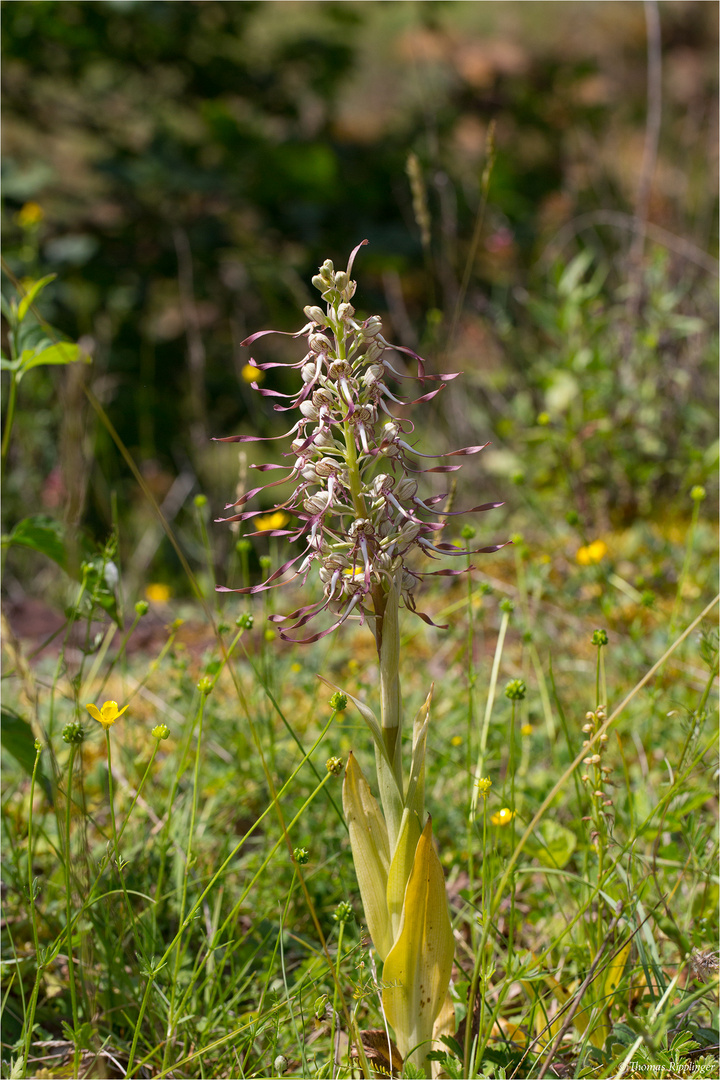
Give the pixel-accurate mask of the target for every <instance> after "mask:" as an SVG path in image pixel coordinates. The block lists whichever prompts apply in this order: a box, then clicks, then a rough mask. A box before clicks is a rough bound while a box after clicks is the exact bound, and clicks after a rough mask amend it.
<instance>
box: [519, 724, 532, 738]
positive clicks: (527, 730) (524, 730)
mask: <svg viewBox="0 0 720 1080" xmlns="http://www.w3.org/2000/svg"><path fill="white" fill-rule="evenodd" d="M532 733H533V726H532V724H523V726H522V727H521V728H520V734H521V735H525V736H528V735H532Z"/></svg>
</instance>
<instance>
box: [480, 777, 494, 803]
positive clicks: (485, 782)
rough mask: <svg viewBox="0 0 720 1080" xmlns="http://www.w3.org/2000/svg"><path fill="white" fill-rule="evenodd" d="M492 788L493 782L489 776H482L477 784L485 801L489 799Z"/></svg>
mask: <svg viewBox="0 0 720 1080" xmlns="http://www.w3.org/2000/svg"><path fill="white" fill-rule="evenodd" d="M491 787H492V780H490V779H489V778H488V777H487V776H481V777H480V779H479V780H478V782H477V789H478V791H479V792H480V794H481V795H482V797H483V799H487V795H488V791H489V790H490V788H491Z"/></svg>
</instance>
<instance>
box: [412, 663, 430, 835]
mask: <svg viewBox="0 0 720 1080" xmlns="http://www.w3.org/2000/svg"><path fill="white" fill-rule="evenodd" d="M433 689H434V684H433V686H431V687H430V693H429V694H428V696H427V697H426V699H425V702H424V703H423V705H422V706H421V707H420V709H419V710H418V713H417V716H416V717H415V721H414V723H413V748H412V761H411V763H410V779H409V780H408V788H407V793H406V795H405V806H407V807H409V809H410V810H414V811H415V813H416V814H417V816H418V818H419V819H420V820H421V821H422V819H423V817H424V816H425V747H426V744H427V733H428V727H429V724H430V702H431V701H432V696H433Z"/></svg>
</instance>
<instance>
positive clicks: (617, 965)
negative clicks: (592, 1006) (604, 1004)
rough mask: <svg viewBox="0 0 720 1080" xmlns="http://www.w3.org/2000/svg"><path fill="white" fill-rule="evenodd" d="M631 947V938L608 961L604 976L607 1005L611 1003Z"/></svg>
mask: <svg viewBox="0 0 720 1080" xmlns="http://www.w3.org/2000/svg"><path fill="white" fill-rule="evenodd" d="M631 948H632V940H630V941H628V943H627V945H624V946H623V947H622V949H621V950H620V952H619V953H618V954H617V956H615V957H614V958H613V959H612V960H611V962H610V966H609V968H608V971H607V975H606V976H605V996H606V997H607V998H608V1004H609V1005H612V999H613V998H614V996H615V991H616V990H617V988H618V985H619V983H620V980H621V979H622V975H623V971H624V970H625V965H626V964H627V959H628V956H629V955H630V950H631Z"/></svg>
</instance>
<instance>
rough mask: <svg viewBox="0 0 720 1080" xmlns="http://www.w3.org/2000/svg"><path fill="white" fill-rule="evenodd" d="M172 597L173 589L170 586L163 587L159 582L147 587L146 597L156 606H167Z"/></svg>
mask: <svg viewBox="0 0 720 1080" xmlns="http://www.w3.org/2000/svg"><path fill="white" fill-rule="evenodd" d="M171 596H172V589H171V588H170V586H169V585H161V584H160V582H159V581H155V582H153V583H152V584H150V585H146V586H145V597H146V599H148V600H151V601H152V602H153V603H154V604H167V602H168V600H169V599H170V597H171Z"/></svg>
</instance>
